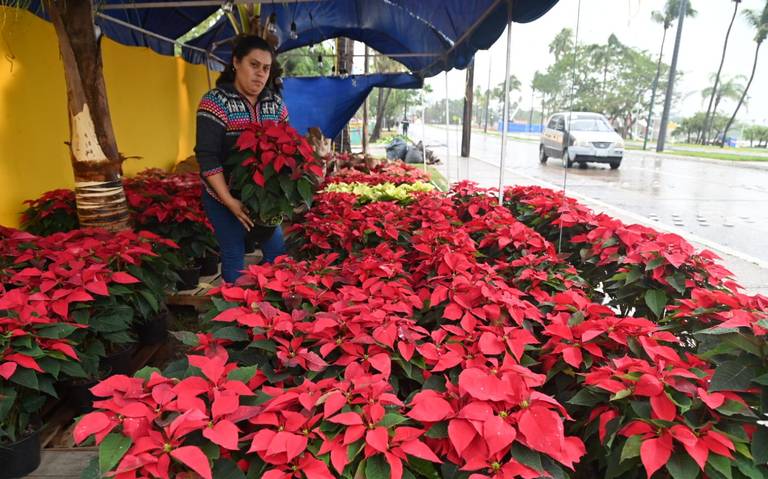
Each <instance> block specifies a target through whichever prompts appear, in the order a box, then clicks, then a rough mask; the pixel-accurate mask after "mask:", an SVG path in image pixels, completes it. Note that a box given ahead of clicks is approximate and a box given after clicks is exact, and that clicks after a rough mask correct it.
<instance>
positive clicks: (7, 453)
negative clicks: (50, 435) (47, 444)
mask: <svg viewBox="0 0 768 479" xmlns="http://www.w3.org/2000/svg"><path fill="white" fill-rule="evenodd" d="M0 465H1V466H0V479H10V478H12V477H24V476H26V475H27V474H29V473H31V472H32V471H34V470H35V469H37V467H38V466H39V465H40V429H38V430H36V431H34V432H32V433H31V434H30V435H28V436H26V437H23V438H21V439H20V440H18V441H16V442H14V443H12V444H0Z"/></svg>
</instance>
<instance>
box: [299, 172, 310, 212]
mask: <svg viewBox="0 0 768 479" xmlns="http://www.w3.org/2000/svg"><path fill="white" fill-rule="evenodd" d="M297 188H298V190H299V194H300V195H301V199H303V200H304V202H305V203H306V204H307V205H310V206H311V205H312V185H311V184H310V183H309V181H307V180H305V179H304V178H301V179H300V180H299V181H298V184H297Z"/></svg>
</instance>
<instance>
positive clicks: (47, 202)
mask: <svg viewBox="0 0 768 479" xmlns="http://www.w3.org/2000/svg"><path fill="white" fill-rule="evenodd" d="M24 204H26V205H29V207H28V208H27V209H26V210H25V211H24V212H23V213H22V215H21V227H22V228H23V229H24V230H26V231H29V232H30V233H32V234H35V235H39V236H48V235H51V234H53V233H58V232H62V231H71V230H73V229H77V228H78V227H79V222H78V219H77V206H76V204H75V192H74V191H72V190H67V189H58V190H52V191H47V192H45V193H43V194H42V196H40V198H37V199H34V200H26V201H25V202H24Z"/></svg>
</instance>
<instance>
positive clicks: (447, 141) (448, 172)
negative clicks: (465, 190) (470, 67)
mask: <svg viewBox="0 0 768 479" xmlns="http://www.w3.org/2000/svg"><path fill="white" fill-rule="evenodd" d="M450 127H451V123H450V120H449V118H448V71H447V70H446V72H445V172H446V176H447V177H448V182H449V183H450V182H451V131H450V130H449V128H450ZM456 181H458V178H456Z"/></svg>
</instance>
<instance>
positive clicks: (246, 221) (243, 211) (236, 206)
mask: <svg viewBox="0 0 768 479" xmlns="http://www.w3.org/2000/svg"><path fill="white" fill-rule="evenodd" d="M224 206H226V207H227V208H229V211H231V212H232V214H233V215H235V218H237V220H238V221H239V222H240V223H242V224H243V226H244V227H245V230H246V231H251V228H253V220H252V219H251V217H250V216H248V208H246V207H245V205H243V203H242V202H241V201H240V200H238V199H237V198H234V197H232V196H230V197H229V198H228V199H227V200H226V201H225V202H224Z"/></svg>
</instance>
